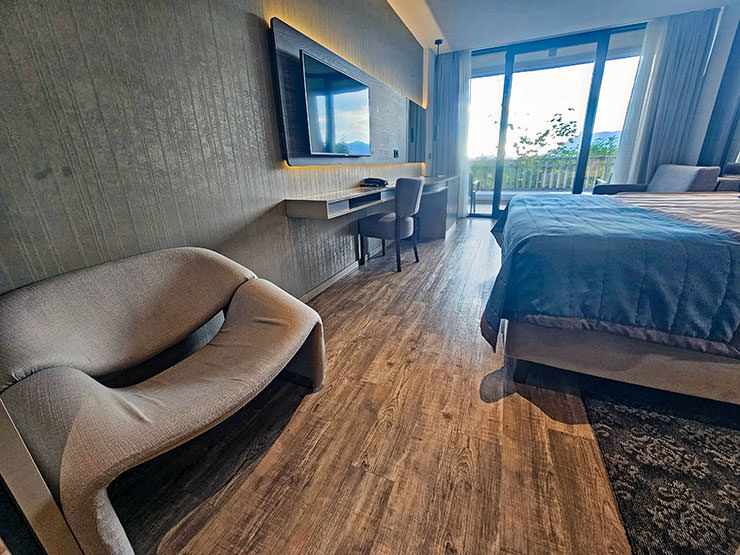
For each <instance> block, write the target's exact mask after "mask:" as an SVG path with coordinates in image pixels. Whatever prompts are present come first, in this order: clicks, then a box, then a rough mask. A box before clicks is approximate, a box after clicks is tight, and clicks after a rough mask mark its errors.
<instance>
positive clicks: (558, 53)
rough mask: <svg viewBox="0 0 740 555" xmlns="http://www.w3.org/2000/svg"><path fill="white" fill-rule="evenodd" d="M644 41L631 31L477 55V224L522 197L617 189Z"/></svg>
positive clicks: (472, 153) (473, 207)
mask: <svg viewBox="0 0 740 555" xmlns="http://www.w3.org/2000/svg"><path fill="white" fill-rule="evenodd" d="M643 35H644V26H632V27H629V28H622V29H613V30H607V31H599V32H594V33H584V34H581V35H574V36H570V37H562V38H558V39H550V40H544V41H536V42H532V43H526V44H518V45H512V46H509V47H504V48H496V49H490V50H485V51H478V52H474V53H473V79H472V82H471V106H470V124H469V136H468V154H469V157H470V159H471V183H470V213H471V214H473V215H491V214H494V215H495V214H496V213H497V212H498V211H499V210H500V208H501V206H503V205H505V203H506V202H507V200H508V198H510V196H511V195H512V194H513V193H515V192H517V193H518V192H525V191H550V192H559V193H566V192H575V193H581V192H590V191H591V190H592V189H593V186H594V185H595V184H596V183H600V182H605V181H608V180H609V178H610V177H611V171H612V168H613V166H614V161H615V159H616V155H617V151H618V148H619V139H620V136H621V131H622V126H623V124H624V119H625V115H626V112H627V106H628V104H629V99H630V95H631V92H632V86H633V84H634V80H635V76H636V73H637V66H638V63H639V59H640V58H639V56H640V49H641V46H642V40H643ZM502 122H504V123H505V125H504V126H503V128H502V125H501V124H502Z"/></svg>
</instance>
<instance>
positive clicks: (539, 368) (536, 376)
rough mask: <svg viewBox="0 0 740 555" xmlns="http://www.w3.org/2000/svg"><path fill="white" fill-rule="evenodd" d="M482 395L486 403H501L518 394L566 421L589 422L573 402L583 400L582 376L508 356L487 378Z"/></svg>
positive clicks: (548, 413) (558, 418)
mask: <svg viewBox="0 0 740 555" xmlns="http://www.w3.org/2000/svg"><path fill="white" fill-rule="evenodd" d="M479 394H480V399H481V401H483V402H484V403H497V402H499V401H501V400H502V399H505V398H507V397H510V396H511V395H514V394H517V395H519V396H521V397H523V398H525V399H527V400H528V401H529V402H531V403H532V404H534V405H536V406H537V407H538V408H539V409H540V410H541V411H542V412H544V413H545V414H546V415H547V416H549V417H550V418H552V419H553V420H556V421H558V422H562V423H564V424H586V423H588V419H586V418H585V414H584V413H583V411H580V410H574V406H573V403H572V402H569V400H576V399H580V387H579V377H578V376H577V375H576V374H574V373H573V372H568V371H566V370H560V369H558V368H553V367H551V366H545V365H542V364H536V363H534V362H528V361H524V360H514V359H511V358H509V357H505V358H504V364H503V366H501V368H499V369H498V370H495V371H493V372H491V373H490V374H486V375H485V376H484V377H483V379H482V380H481V383H480V388H479ZM578 402H580V401H578Z"/></svg>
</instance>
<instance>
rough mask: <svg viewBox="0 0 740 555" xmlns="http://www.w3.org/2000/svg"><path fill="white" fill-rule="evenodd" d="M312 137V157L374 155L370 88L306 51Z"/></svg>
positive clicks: (305, 60) (304, 62) (307, 102)
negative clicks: (371, 141) (371, 145)
mask: <svg viewBox="0 0 740 555" xmlns="http://www.w3.org/2000/svg"><path fill="white" fill-rule="evenodd" d="M302 58H303V77H304V83H305V87H306V109H307V113H308V135H309V140H310V144H311V154H333V155H337V156H369V155H370V96H369V90H368V87H367V85H363V84H362V83H360V82H359V81H355V80H354V79H352V78H351V77H348V76H347V75H345V74H344V73H341V72H340V71H337V70H336V69H334V68H332V67H329V66H328V65H326V64H324V63H322V62H319V61H318V60H316V59H315V58H312V57H311V56H309V55H308V54H306V53H305V52H302Z"/></svg>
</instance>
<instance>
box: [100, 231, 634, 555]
mask: <svg viewBox="0 0 740 555" xmlns="http://www.w3.org/2000/svg"><path fill="white" fill-rule="evenodd" d="M489 227H490V223H489V222H487V221H485V220H462V221H460V223H458V225H457V226H456V228H455V229H454V231H453V232H451V233H450V234H449V236H448V238H447V240H446V241H434V242H429V243H424V244H422V245H421V246H420V256H421V262H420V263H419V264H415V263H413V254H412V253H411V252H410V249H408V248H406V249H405V250H404V253H403V262H404V268H403V272H402V273H400V274H398V273H396V272H395V271H394V260H393V257H392V256H387V257H386V258H375V259H372V260H371V261H370V262H369V263H368V264H367V265H366V266H364V267H362V268H361V269H360V270H359V271H357V272H354V273H353V274H351V275H349V276H347V277H346V278H344V279H342V280H341V281H339V282H338V283H337V284H335V285H334V286H332V287H331V288H330V289H328V290H327V291H326V292H324V293H323V294H321V295H320V296H319V297H317V298H316V299H315V300H314V301H313V302H312V303H311V304H312V305H313V306H314V307H315V308H316V310H317V311H318V312H319V313H320V314H321V315H322V317H323V319H324V323H325V326H326V338H327V354H328V362H329V366H328V371H327V377H326V383H325V387H324V389H323V390H322V391H320V392H318V393H316V394H312V395H306V396H304V395H303V393H301V390H300V388H298V387H297V386H294V385H292V384H287V383H277V384H275V385H273V386H271V388H269V389H268V390H267V391H265V392H264V393H263V394H262V395H260V397H258V398H257V399H256V400H255V401H254V402H253V403H252V405H253V406H250V407H248V408H247V409H245V411H243V412H242V413H240V414H239V415H237V416H236V417H235V418H236V422H237V423H236V424H231V427H230V428H229V427H228V426H227V427H226V428H223V427H220V428H216V429H214V430H212V431H211V432H209V434H208V435H207V436H206V437H205V438H204V439H202V440H200V443H198V440H196V443H195V445H196V446H195V447H193V446H183V447H182V448H180V449H179V450H175V452H173V454H172V455H170V456H169V458H168V459H164V462H163V460H160V459H162V458H160V459H155V461H151V462H150V463H147V465H144V467H143V468H140V469H135V470H134V471H131V473H128V474H127V475H124V477H123V478H122V479H121V480H120V481H117V483H116V484H115V485H114V487H112V488H111V489H112V490H113V491H112V492H111V499H112V500H113V502H114V506H116V508H117V509H118V510H119V511H120V513H121V516H122V521H123V522H124V526H125V527H126V529H127V532H128V533H129V536H130V537H131V539H132V542H133V543H134V545H135V547H136V548H137V552H154V551H158V552H159V553H161V554H174V553H195V554H221V553H246V552H249V553H280V554H286V553H288V554H289V553H296V554H298V553H300V554H313V553H316V554H324V553H371V554H402V553H420V554H433V553H446V554H454V553H466V554H467V553H470V554H479V553H509V554H514V553H516V554H524V553H628V552H629V545H628V543H627V539H626V536H625V533H624V529H623V527H622V524H621V522H620V520H619V516H618V513H617V509H616V504H615V501H614V498H613V495H612V493H611V489H610V486H609V483H608V480H607V477H606V472H605V470H604V468H603V465H602V462H601V457H600V454H599V451H598V448H597V445H596V441H595V439H594V436H593V433H592V430H591V427H590V425H589V424H588V420H587V418H586V414H585V411H584V408H583V405H582V403H581V400H580V398H579V395H578V389H577V384H576V383H571V381H572V378H571V377H569V376H568V375H565V374H561V373H554V372H547V371H546V370H545V369H541V368H533V369H532V370H531V371H530V373H529V375H528V378H527V384H526V385H524V384H518V383H514V382H513V380H512V376H511V374H512V371H511V369H510V368H508V367H505V366H504V361H503V357H502V356H501V355H500V354H494V353H493V352H492V350H491V348H490V346H488V344H487V343H486V342H485V341H484V340H483V338H482V337H481V336H480V333H479V331H478V321H479V319H480V316H481V313H482V311H483V307H484V304H485V302H486V299H487V296H488V293H489V292H490V288H491V285H492V282H493V278H494V276H495V273H496V271H497V269H498V266H499V262H500V261H499V251H498V248H497V247H496V245H495V242H494V241H493V238H492V237H491V235H490V234H489V233H488V229H489ZM569 380H570V381H569ZM552 384H554V385H556V389H555V390H553V389H548V388H547V387H544V386H546V385H548V386H549V385H552ZM227 422H228V421H227ZM222 426H223V425H222ZM188 450H189V451H188ZM194 453H196V454H194ZM193 458H195V459H197V462H193V460H192V459H193ZM186 461H188V462H186ZM223 467H225V468H226V470H221V469H222V468H223ZM214 469H219V470H218V471H217V472H214ZM219 473H220V474H219ZM137 488H138V489H137ZM147 496H148V497H147ZM131 499H136V500H137V501H136V503H135V504H132V502H131ZM117 500H119V501H118V504H117ZM127 500H128V501H127ZM134 505H135V506H134ZM119 507H120V508H119Z"/></svg>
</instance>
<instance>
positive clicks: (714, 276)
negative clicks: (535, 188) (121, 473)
mask: <svg viewBox="0 0 740 555" xmlns="http://www.w3.org/2000/svg"><path fill="white" fill-rule="evenodd" d="M497 229H498V230H500V231H501V235H500V236H499V237H497V238H498V239H499V242H500V244H501V248H502V265H501V270H500V272H499V274H498V277H497V278H496V282H495V284H494V286H493V290H492V291H491V296H490V298H489V300H488V304H487V306H486V309H485V312H484V314H483V319H482V321H481V329H482V331H483V335H484V336H485V337H486V339H488V340H489V342H490V343H492V344H493V345H494V346H495V339H496V335H497V333H498V329H499V324H500V320H501V319H502V318H506V319H510V320H515V321H524V322H529V323H533V324H538V325H543V326H547V327H557V328H565V329H590V330H598V331H606V332H610V333H615V334H619V335H623V336H627V337H632V338H636V339H641V340H645V341H651V342H655V343H660V344H665V345H672V346H677V347H682V348H688V349H693V350H698V351H702V352H709V353H714V354H719V355H723V356H731V357H735V358H740V330H739V328H740V241H739V240H738V238H737V237H736V236H733V235H732V234H731V232H724V231H723V230H719V229H714V228H710V227H707V226H703V225H700V224H696V223H692V222H690V221H688V220H682V219H677V218H673V217H670V216H668V215H665V214H663V213H660V212H657V211H652V210H646V209H642V208H638V207H635V206H629V205H627V204H624V203H622V202H619V201H618V200H617V199H615V198H611V197H607V196H591V195H554V194H547V193H543V194H526V195H521V196H519V197H515V198H514V199H512V200H511V201H510V202H509V206H508V208H507V212H506V213H505V214H504V216H503V219H502V220H500V221H499V223H498V224H497V226H496V228H494V233H495V232H496V230H497Z"/></svg>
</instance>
